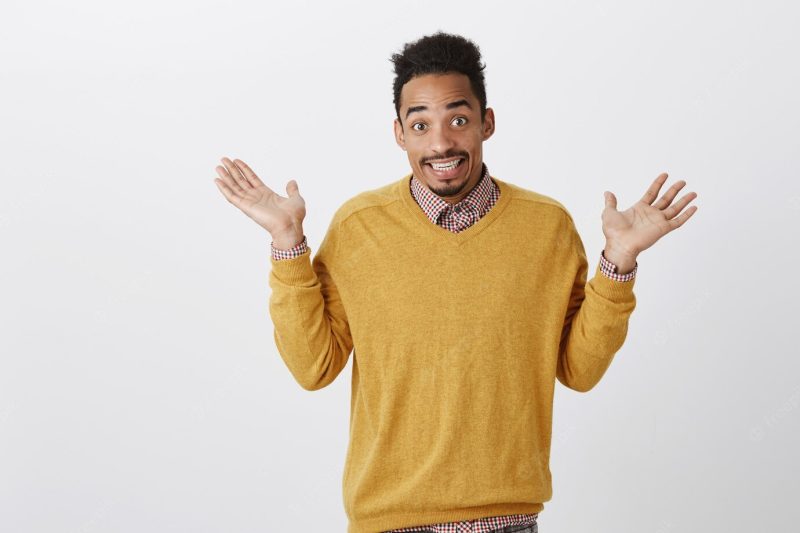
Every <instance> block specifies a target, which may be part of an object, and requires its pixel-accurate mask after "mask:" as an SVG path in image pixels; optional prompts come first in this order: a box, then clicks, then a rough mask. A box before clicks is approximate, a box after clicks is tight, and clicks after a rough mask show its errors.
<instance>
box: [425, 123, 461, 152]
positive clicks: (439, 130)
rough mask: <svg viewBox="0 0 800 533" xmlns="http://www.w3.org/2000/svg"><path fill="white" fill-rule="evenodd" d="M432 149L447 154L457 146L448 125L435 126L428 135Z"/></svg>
mask: <svg viewBox="0 0 800 533" xmlns="http://www.w3.org/2000/svg"><path fill="white" fill-rule="evenodd" d="M428 140H429V141H430V146H429V147H428V148H430V150H431V151H432V152H435V153H439V154H446V153H447V151H448V150H450V149H451V148H453V146H455V142H454V140H453V136H452V132H451V131H450V130H449V129H448V128H447V127H434V128H432V131H431V132H430V135H429V136H428Z"/></svg>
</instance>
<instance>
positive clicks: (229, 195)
mask: <svg viewBox="0 0 800 533" xmlns="http://www.w3.org/2000/svg"><path fill="white" fill-rule="evenodd" d="M214 183H215V184H216V185H217V188H218V189H219V190H220V192H222V194H223V196H225V198H226V199H227V200H228V201H229V202H230V203H232V204H233V205H235V206H237V207H238V206H239V201H240V200H241V196H238V195H236V194H235V193H234V192H233V191H232V190H231V188H230V187H228V186H227V185H226V184H225V182H224V181H222V180H221V179H219V178H214Z"/></svg>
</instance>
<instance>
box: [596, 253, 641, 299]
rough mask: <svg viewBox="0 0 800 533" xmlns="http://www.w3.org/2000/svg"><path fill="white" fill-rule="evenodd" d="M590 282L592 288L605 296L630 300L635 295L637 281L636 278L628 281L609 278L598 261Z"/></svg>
mask: <svg viewBox="0 0 800 533" xmlns="http://www.w3.org/2000/svg"><path fill="white" fill-rule="evenodd" d="M589 283H591V284H592V288H593V289H594V290H595V291H596V292H597V293H598V294H599V295H600V296H603V297H604V298H607V299H609V300H611V301H614V302H624V301H630V300H631V299H632V297H633V285H634V284H635V283H636V278H633V279H630V280H628V281H617V280H613V279H611V278H609V277H608V276H606V275H605V274H603V271H602V270H601V269H600V262H599V261H598V263H597V267H596V268H595V271H594V278H592V279H591V280H590V281H589Z"/></svg>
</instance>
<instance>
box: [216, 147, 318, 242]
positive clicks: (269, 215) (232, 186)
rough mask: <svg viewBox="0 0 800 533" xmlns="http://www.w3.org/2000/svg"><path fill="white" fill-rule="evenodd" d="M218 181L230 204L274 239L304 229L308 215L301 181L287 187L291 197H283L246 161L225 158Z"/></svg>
mask: <svg viewBox="0 0 800 533" xmlns="http://www.w3.org/2000/svg"><path fill="white" fill-rule="evenodd" d="M222 163H223V164H224V165H225V166H217V168H216V170H217V174H219V176H220V177H219V178H215V179H214V182H215V183H216V184H217V187H218V188H219V190H220V191H221V192H222V194H223V195H225V198H227V199H228V201H229V202H230V203H232V204H233V205H235V206H236V207H238V208H239V209H240V210H241V211H242V212H244V214H246V215H247V216H249V217H250V218H252V219H253V220H255V221H256V223H258V224H259V225H260V226H261V227H263V228H264V229H266V230H267V231H269V232H270V233H271V234H272V235H273V236H275V235H279V234H281V233H287V232H291V231H293V230H296V229H297V228H300V227H301V225H302V222H303V219H304V218H305V216H306V203H305V200H303V197H302V196H300V192H299V190H298V186H297V182H296V181H295V180H290V181H289V182H288V183H287V184H286V193H287V195H288V196H281V195H279V194H277V193H276V192H275V191H273V190H272V189H270V188H269V187H267V186H266V185H264V183H263V182H262V181H261V180H260V179H259V178H258V176H256V173H255V172H253V171H252V170H251V169H250V167H249V166H247V164H245V162H244V161H242V160H240V159H235V160H234V161H231V160H230V159H228V158H227V157H223V158H222Z"/></svg>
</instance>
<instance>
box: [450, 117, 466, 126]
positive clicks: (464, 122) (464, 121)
mask: <svg viewBox="0 0 800 533" xmlns="http://www.w3.org/2000/svg"><path fill="white" fill-rule="evenodd" d="M457 120H460V121H462V122H461V124H457V126H463V125H464V124H466V123H467V119H466V118H464V117H456V118H454V119H453V122H455V121H457Z"/></svg>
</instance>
